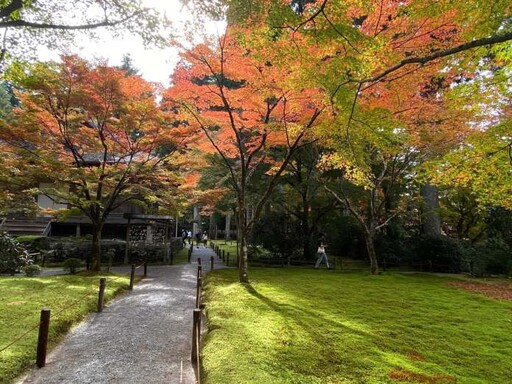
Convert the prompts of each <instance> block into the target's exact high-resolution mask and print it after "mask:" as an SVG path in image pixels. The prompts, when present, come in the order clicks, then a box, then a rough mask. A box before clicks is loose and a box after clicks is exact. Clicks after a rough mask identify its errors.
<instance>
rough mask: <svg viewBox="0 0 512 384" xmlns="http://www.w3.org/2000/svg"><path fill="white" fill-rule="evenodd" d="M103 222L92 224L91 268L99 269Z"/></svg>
mask: <svg viewBox="0 0 512 384" xmlns="http://www.w3.org/2000/svg"><path fill="white" fill-rule="evenodd" d="M102 230H103V224H93V233H92V251H91V252H92V268H91V269H92V270H93V271H100V270H101V231H102Z"/></svg>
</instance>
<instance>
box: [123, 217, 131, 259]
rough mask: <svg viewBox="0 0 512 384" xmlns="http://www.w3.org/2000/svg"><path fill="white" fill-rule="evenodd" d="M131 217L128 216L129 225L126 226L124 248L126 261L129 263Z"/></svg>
mask: <svg viewBox="0 0 512 384" xmlns="http://www.w3.org/2000/svg"><path fill="white" fill-rule="evenodd" d="M130 228H131V227H130V218H128V227H127V228H126V246H125V248H124V263H125V264H128V256H129V253H130V240H131V239H130Z"/></svg>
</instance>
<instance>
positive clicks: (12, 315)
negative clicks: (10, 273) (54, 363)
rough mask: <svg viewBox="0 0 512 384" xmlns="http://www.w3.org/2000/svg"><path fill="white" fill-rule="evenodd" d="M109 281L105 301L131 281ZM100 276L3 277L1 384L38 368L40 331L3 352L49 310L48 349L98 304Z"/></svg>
mask: <svg viewBox="0 0 512 384" xmlns="http://www.w3.org/2000/svg"><path fill="white" fill-rule="evenodd" d="M101 276H104V277H107V287H106V290H105V299H106V300H110V299H111V298H112V297H113V296H114V295H116V294H118V293H120V292H122V291H123V290H124V289H126V288H127V286H128V284H129V280H130V279H129V277H127V276H119V275H114V274H102V275H101ZM101 276H100V275H91V274H89V275H61V276H52V277H37V278H28V277H7V276H2V277H0V383H1V384H5V383H10V382H12V381H13V379H14V378H15V377H17V376H18V375H20V374H21V373H22V372H23V371H24V370H25V369H26V368H28V367H30V366H34V365H35V356H36V345H37V335H38V328H35V329H33V330H32V331H30V332H28V333H27V334H26V336H25V337H23V338H21V339H20V340H19V341H17V342H15V344H13V345H12V346H10V347H8V348H7V349H5V350H3V351H1V350H2V349H4V348H5V347H6V346H7V345H9V344H10V343H11V342H13V341H14V340H15V339H17V338H18V337H19V336H20V335H23V334H24V333H26V332H27V331H28V330H30V329H31V328H33V327H34V326H36V325H37V324H38V323H39V318H40V313H41V309H50V310H51V318H50V335H49V348H52V347H53V346H55V345H56V344H57V342H58V341H59V340H60V339H61V338H62V337H63V335H64V334H65V333H66V332H67V331H68V330H69V329H70V328H71V326H73V325H74V324H76V323H78V322H79V321H80V320H82V319H83V318H84V317H85V316H86V315H87V314H88V313H89V312H92V311H95V310H96V307H97V303H98V285H99V278H100V277H101Z"/></svg>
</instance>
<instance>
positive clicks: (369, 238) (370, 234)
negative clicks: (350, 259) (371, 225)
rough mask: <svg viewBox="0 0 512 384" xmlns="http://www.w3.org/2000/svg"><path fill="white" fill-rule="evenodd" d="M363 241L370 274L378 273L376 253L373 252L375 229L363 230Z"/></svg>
mask: <svg viewBox="0 0 512 384" xmlns="http://www.w3.org/2000/svg"><path fill="white" fill-rule="evenodd" d="M364 241H365V243H366V251H367V252H368V257H369V258H370V272H371V274H372V275H377V274H378V273H379V264H378V262H377V253H376V252H375V231H372V230H365V231H364Z"/></svg>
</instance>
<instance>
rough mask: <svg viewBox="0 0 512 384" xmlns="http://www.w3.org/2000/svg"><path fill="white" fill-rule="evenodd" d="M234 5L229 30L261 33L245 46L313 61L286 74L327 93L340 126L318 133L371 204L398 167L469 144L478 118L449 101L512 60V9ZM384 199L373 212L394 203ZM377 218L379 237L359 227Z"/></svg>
mask: <svg viewBox="0 0 512 384" xmlns="http://www.w3.org/2000/svg"><path fill="white" fill-rule="evenodd" d="M224 3H225V4H226V5H227V7H226V16H227V19H228V22H230V23H232V24H237V25H244V26H246V27H247V28H251V30H252V39H247V37H244V41H246V42H247V41H250V47H251V48H252V49H256V50H261V49H265V50H268V49H272V48H273V49H275V50H276V51H279V52H281V54H282V55H283V56H286V55H290V56H293V57H294V59H297V58H300V57H307V60H300V59H299V60H297V62H296V63H293V64H291V65H290V63H289V62H288V61H281V62H279V61H278V62H276V65H279V64H281V63H282V64H285V65H287V66H288V69H289V70H290V71H291V72H296V73H300V75H296V78H297V79H300V80H301V84H302V85H303V86H306V87H314V88H315V89H320V90H321V91H322V92H323V93H324V97H325V98H326V99H328V100H329V102H330V107H331V108H330V109H331V116H332V119H331V121H330V122H329V123H325V124H322V125H321V126H320V127H319V129H318V130H317V132H316V133H317V135H318V137H319V139H320V141H321V143H322V145H324V146H326V147H327V148H330V149H331V150H332V151H334V154H333V156H331V157H330V159H329V160H330V166H331V167H333V168H338V169H339V170H341V171H342V172H344V173H345V175H346V176H349V177H348V179H349V180H350V181H352V182H355V183H356V184H359V185H360V186H361V187H363V188H367V190H368V191H372V193H370V198H369V199H366V201H367V203H368V202H369V203H371V202H372V199H373V196H378V195H379V193H383V192H384V191H383V189H382V188H381V185H382V183H383V182H384V181H385V179H386V178H389V177H390V175H385V173H386V172H384V174H383V173H382V172H383V170H384V169H386V168H387V169H388V170H389V168H388V165H390V164H393V163H394V161H395V160H400V162H401V163H402V160H403V157H404V156H407V154H408V153H414V154H415V155H416V156H415V157H416V159H415V162H416V163H417V162H419V161H422V160H425V159H437V158H439V157H440V156H442V155H443V154H445V153H447V152H450V151H451V150H452V149H453V148H455V147H457V145H460V144H461V143H462V142H463V141H464V140H465V138H466V137H467V136H468V134H469V132H470V131H471V130H472V128H473V127H472V125H471V122H472V120H473V119H474V114H473V113H472V111H470V110H468V109H466V108H465V107H464V105H463V103H461V102H458V103H457V101H454V100H453V99H452V100H450V99H449V97H450V94H452V93H455V92H454V91H453V88H456V87H457V86H458V85H459V84H461V83H465V82H471V81H472V80H473V79H475V78H477V77H478V76H479V72H480V71H481V62H482V60H483V59H485V61H489V62H492V63H495V64H496V63H497V65H503V64H502V62H503V61H504V60H505V58H506V57H508V56H509V54H510V53H509V52H510V49H509V48H508V49H507V48H506V47H509V45H507V43H508V42H510V40H512V30H511V24H510V21H509V19H510V14H511V12H512V9H511V5H510V3H509V2H506V1H498V2H493V3H482V2H480V1H476V0H475V1H468V2H464V3H463V4H459V3H458V2H452V1H448V0H446V1H444V0H441V1H429V0H424V1H414V0H409V1H393V0H383V1H370V0H368V1H357V2H356V1H340V0H316V1H315V0H312V1H296V0H291V1H280V0H261V1H252V2H250V3H247V2H244V1H239V0H229V1H225V2H224ZM491 46H492V48H490V47H491ZM493 78H494V79H497V80H500V81H501V83H502V84H507V82H506V79H499V78H498V77H493ZM501 94H503V93H501ZM498 95H500V94H496V97H495V100H496V99H497V98H498V97H499V96H498ZM394 130H396V132H394ZM399 132H403V133H404V135H402V136H403V137H402V138H400V140H399V141H400V142H401V145H400V146H399V147H400V148H397V145H396V143H397V140H396V138H393V136H397V135H395V133H399ZM365 151H368V153H366V152H365ZM404 151H405V152H404ZM371 154H373V155H374V156H375V157H374V158H372V157H371ZM393 159H395V160H393ZM336 162H337V164H336ZM386 164H388V165H386ZM402 164H403V165H405V163H402ZM411 165H412V164H409V166H411ZM414 165H416V164H414ZM347 167H349V168H350V169H351V173H352V174H351V175H348V174H347V169H348V168H347ZM406 168H408V167H406ZM379 175H382V177H381V176H379ZM379 180H380V181H379ZM426 182H427V184H428V183H429V180H426ZM379 191H380V192H379ZM338 197H339V200H341V201H345V204H350V205H353V204H352V203H351V202H349V201H347V200H346V199H345V198H344V197H342V196H338ZM380 199H381V200H379V201H380V202H377V204H376V205H375V204H374V205H373V207H376V206H381V203H382V202H383V201H385V200H386V198H384V197H383V196H381V197H380ZM382 199H383V200H382ZM370 211H371V209H370ZM353 214H354V215H355V216H356V217H357V216H358V215H359V214H360V213H358V212H357V210H355V209H354V210H353ZM370 216H371V217H373V219H371V220H370V221H369V222H370V223H372V222H373V224H370V227H369V228H365V225H363V223H362V221H364V220H359V221H360V222H361V225H362V226H363V228H365V231H366V232H370V233H373V232H374V230H375V229H376V228H379V227H381V226H382V224H384V223H386V222H387V219H386V218H383V217H382V214H381V213H379V212H376V211H375V212H373V213H372V214H371V215H370ZM366 218H368V217H366ZM367 223H368V221H367ZM372 227H373V229H372ZM366 229H368V231H367V230H366ZM370 237H371V236H370ZM369 252H370V253H371V251H369ZM370 258H371V259H373V260H372V272H375V273H376V271H377V268H376V267H377V266H376V264H375V262H376V260H375V259H374V257H373V256H371V255H370Z"/></svg>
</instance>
